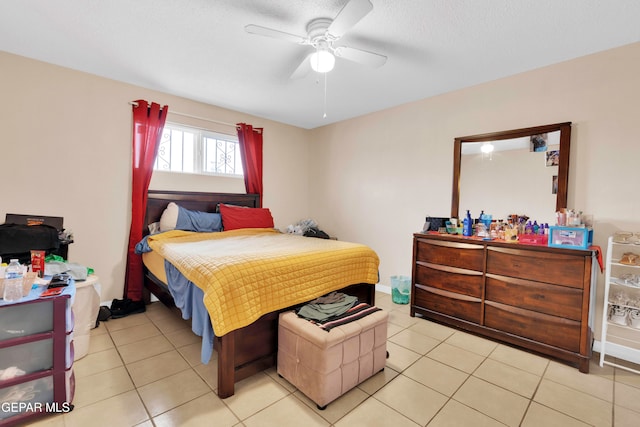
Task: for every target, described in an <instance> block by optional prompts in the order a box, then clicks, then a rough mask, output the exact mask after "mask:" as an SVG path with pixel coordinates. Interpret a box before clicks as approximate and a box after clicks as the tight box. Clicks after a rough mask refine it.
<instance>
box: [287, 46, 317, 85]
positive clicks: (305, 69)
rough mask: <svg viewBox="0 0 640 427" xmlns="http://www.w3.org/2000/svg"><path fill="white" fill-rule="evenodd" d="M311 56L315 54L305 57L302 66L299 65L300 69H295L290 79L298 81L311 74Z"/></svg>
mask: <svg viewBox="0 0 640 427" xmlns="http://www.w3.org/2000/svg"><path fill="white" fill-rule="evenodd" d="M311 55H313V52H312V53H310V54H309V55H307V56H305V57H304V59H303V60H302V62H301V63H300V65H298V68H296V69H295V71H294V72H293V73H292V74H291V76H290V77H289V79H291V80H297V79H301V78H303V77H304V76H306V75H307V74H309V72H310V71H311V62H310V60H309V58H310V57H311Z"/></svg>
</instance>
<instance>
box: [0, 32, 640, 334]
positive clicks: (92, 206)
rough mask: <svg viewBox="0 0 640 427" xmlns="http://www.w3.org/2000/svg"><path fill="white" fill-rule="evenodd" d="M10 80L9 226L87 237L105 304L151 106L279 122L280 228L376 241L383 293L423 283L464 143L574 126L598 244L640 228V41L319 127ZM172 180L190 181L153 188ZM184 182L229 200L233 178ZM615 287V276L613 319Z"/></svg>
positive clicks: (13, 60)
mask: <svg viewBox="0 0 640 427" xmlns="http://www.w3.org/2000/svg"><path fill="white" fill-rule="evenodd" d="M0 70H2V75H1V76H0V93H2V96H3V99H2V101H3V102H2V103H1V105H0V125H1V127H0V128H1V129H2V131H3V133H2V137H1V138H0V144H1V147H0V148H1V150H0V153H1V155H0V178H1V179H2V182H3V184H4V185H3V191H2V198H1V199H0V200H1V201H0V218H2V217H4V214H5V213H6V212H17V213H33V214H48V215H60V216H64V217H65V225H66V226H67V227H68V228H70V229H72V230H73V231H74V234H75V238H76V243H74V244H73V245H72V246H71V249H70V258H71V259H72V260H74V261H77V262H81V263H85V264H87V265H90V266H92V267H94V268H95V269H96V271H97V273H98V274H99V275H100V276H101V278H102V282H103V296H102V299H103V300H104V301H106V300H109V299H111V298H119V297H121V293H122V280H123V277H124V265H125V254H126V242H127V235H128V228H129V215H130V214H129V210H130V200H129V199H130V190H129V185H130V184H129V182H130V171H129V168H130V163H131V159H130V156H131V154H130V145H131V141H130V131H131V108H130V106H129V105H128V104H127V103H128V102H129V101H132V100H135V99H140V98H142V99H147V100H149V101H155V102H159V103H161V104H168V105H169V106H170V111H171V110H173V111H177V112H181V113H187V114H191V115H195V116H204V117H210V118H212V119H215V120H218V121H223V122H229V123H236V122H239V121H246V122H249V123H252V124H253V125H254V126H264V127H265V128H266V130H265V148H264V158H265V176H264V181H265V194H266V196H265V200H264V204H265V206H268V207H270V208H271V209H272V211H273V213H274V217H275V218H276V226H278V227H279V228H284V227H286V226H287V225H288V224H290V223H293V222H296V221H297V220H299V219H301V218H306V217H309V216H311V217H313V218H314V219H316V220H317V221H318V222H319V224H320V226H321V228H323V229H325V230H326V231H328V232H329V233H330V234H333V235H336V236H337V237H339V238H340V239H343V240H352V241H358V242H363V243H366V244H369V245H370V246H371V247H372V248H374V249H375V250H376V251H377V252H378V254H379V255H380V258H381V267H380V277H381V283H382V284H383V285H388V284H389V276H390V275H392V274H409V273H410V271H411V238H412V233H413V232H415V231H418V230H420V229H421V227H422V223H423V221H424V217H425V215H434V216H448V214H449V211H450V204H451V176H452V157H453V154H452V151H453V139H454V137H456V136H463V135H473V134H479V133H486V132H492V131H498V130H505V129H513V128H520V127H527V126H535V125H541V124H548V123H556V122H563V121H571V122H573V123H574V126H573V131H572V139H571V144H572V147H571V168H570V177H569V206H570V207H575V208H578V209H582V210H583V211H585V212H587V213H590V214H592V215H593V216H594V219H595V222H596V224H595V229H596V231H595V243H596V244H599V245H601V246H603V247H604V246H605V241H606V237H607V236H608V235H609V234H611V233H613V232H614V231H616V230H620V229H630V230H640V215H639V214H640V197H639V195H638V190H637V189H638V188H640V174H639V173H638V161H639V159H640V144H639V141H638V135H639V134H640V132H639V129H638V125H637V123H638V116H639V114H638V113H639V112H640V109H639V108H638V99H640V84H639V83H638V78H637V76H638V75H640V43H636V44H633V45H629V46H626V47H622V48H619V49H614V50H610V51H606V52H602V53H599V54H596V55H591V56H588V57H584V58H580V59H576V60H573V61H569V62H565V63H562V64H558V65H554V66H550V67H545V68H542V69H539V70H536V71H532V72H528V73H523V74H520V75H517V76H513V77H509V78H505V79H501V80H498V81H494V82H490V83H486V84H483V85H479V86H475V87H472V88H468V89H464V90H460V91H457V92H453V93H448V94H444V95H441V96H437V97H433V98H429V99H424V100H421V101H417V102H413V103H409V104H405V105H401V106H398V107H396V108H392V109H389V110H385V111H381V112H377V113H374V114H370V115H367V116H363V117H359V118H355V119H352V120H348V121H344V122H341V123H337V124H334V125H329V126H325V127H322V128H318V129H315V130H312V131H305V130H302V129H298V128H294V127H291V126H286V125H282V124H278V123H274V122H269V121H266V120H263V119H259V118H255V117H248V116H246V115H244V114H241V113H237V112H233V111H229V110H225V109H222V108H218V107H215V106H209V105H205V104H201V103H197V102H194V101H190V100H186V99H183V98H178V97H174V96H169V95H166V94H163V93H159V92H154V91H150V90H146V89H142V88H139V87H134V86H130V85H126V84H122V83H118V82H114V81H110V80H106V79H102V78H99V77H96V76H92V75H88V74H84V73H80V72H75V71H71V70H68V69H64V68H60V67H56V66H52V65H47V64H43V63H40V62H36V61H32V60H28V59H25V58H21V57H17V56H13V55H9V54H6V53H0ZM345 96H347V95H345ZM169 119H170V120H173V121H178V120H177V117H171V116H170V117H169ZM191 124H195V125H197V126H202V127H205V126H208V125H205V124H203V123H199V124H196V123H191ZM214 130H219V131H223V132H224V131H225V129H214ZM226 132H229V129H228V128H227V129H226ZM165 178H166V177H165ZM165 185H177V186H182V185H183V183H179V184H178V183H176V181H175V180H172V179H169V182H167V181H166V179H165V180H162V179H161V178H158V177H155V178H154V181H153V182H152V186H154V187H155V186H158V187H157V188H160V187H164V186H165ZM184 185H187V186H189V188H191V189H197V190H202V191H227V189H228V187H227V185H229V182H224V183H222V182H219V181H218V182H212V183H211V184H210V185H209V184H208V183H207V184H204V183H203V181H200V180H198V183H197V184H194V183H193V182H185V183H184ZM196 185H197V188H196V187H195V186H196ZM230 185H234V184H233V183H231V184H230ZM461 208H463V209H464V207H461ZM602 282H603V281H602V276H600V277H599V288H600V291H599V298H598V301H597V306H598V312H601V311H602V309H601V308H600V307H601V304H602V295H601V294H602ZM597 320H598V324H599V322H600V317H598V319H597ZM597 329H598V330H599V327H597Z"/></svg>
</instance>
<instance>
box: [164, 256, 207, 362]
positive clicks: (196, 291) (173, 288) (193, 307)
mask: <svg viewBox="0 0 640 427" xmlns="http://www.w3.org/2000/svg"><path fill="white" fill-rule="evenodd" d="M164 268H165V271H166V273H167V282H168V285H169V292H170V293H171V296H172V297H173V300H174V302H175V304H176V307H178V308H179V309H180V311H181V312H182V318H183V319H185V320H188V319H191V329H192V330H193V332H194V333H195V334H196V335H198V336H200V337H202V349H201V350H200V360H201V361H202V363H205V364H206V363H209V360H211V355H212V353H213V339H214V337H215V335H214V332H213V325H212V324H211V318H210V317H209V312H208V311H207V309H206V308H205V306H204V302H203V298H204V292H203V291H202V289H200V288H199V287H197V286H196V285H194V284H193V283H192V282H190V281H189V280H187V278H186V277H184V276H183V275H182V273H180V272H179V271H178V269H177V268H175V267H174V266H173V264H171V263H170V262H169V261H166V260H165V262H164Z"/></svg>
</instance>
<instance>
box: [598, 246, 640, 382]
mask: <svg viewBox="0 0 640 427" xmlns="http://www.w3.org/2000/svg"><path fill="white" fill-rule="evenodd" d="M627 252H631V253H634V254H638V255H640V245H637V244H631V243H617V242H614V241H613V236H610V237H609V240H608V245H607V255H606V264H605V265H606V267H605V288H604V298H603V299H604V303H603V312H602V336H601V338H600V366H601V367H602V366H604V365H609V366H615V367H617V368H620V369H624V370H627V371H631V372H634V373H636V374H640V370H637V369H633V368H630V367H628V366H624V365H620V364H618V363H614V362H609V361H607V360H605V356H606V355H607V345H609V346H612V345H615V346H616V347H620V346H622V345H621V344H619V343H612V342H609V337H610V336H612V335H613V334H612V333H611V332H612V331H610V328H611V329H612V330H615V329H616V328H621V329H625V330H631V331H632V332H631V333H630V335H632V336H633V339H629V338H624V337H619V336H617V335H614V336H616V337H617V338H618V341H621V340H624V341H627V342H631V343H634V344H637V346H636V348H640V325H635V327H634V326H631V322H630V315H629V313H630V312H631V311H634V310H640V281H637V280H628V279H627V280H625V279H624V276H625V275H633V276H635V277H640V265H632V264H623V263H620V258H621V257H622V256H623V254H624V253H627ZM614 307H616V308H618V309H619V310H620V313H621V312H624V313H625V317H624V318H623V317H622V316H611V313H612V311H613V310H614ZM612 317H613V319H612ZM632 351H635V352H637V351H638V350H632ZM609 354H610V353H609ZM616 357H618V358H619V356H618V355H616ZM629 359H631V358H629ZM634 359H635V358H634ZM628 361H629V362H633V363H636V364H640V360H628Z"/></svg>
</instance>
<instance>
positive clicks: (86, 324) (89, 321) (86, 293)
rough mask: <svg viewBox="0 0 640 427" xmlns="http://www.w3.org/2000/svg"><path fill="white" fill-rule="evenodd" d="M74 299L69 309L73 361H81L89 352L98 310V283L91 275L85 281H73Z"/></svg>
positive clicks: (95, 277)
mask: <svg viewBox="0 0 640 427" xmlns="http://www.w3.org/2000/svg"><path fill="white" fill-rule="evenodd" d="M75 285H76V297H75V300H74V301H73V305H72V306H71V309H72V310H73V314H74V316H75V326H74V329H73V343H74V347H75V349H74V360H78V359H81V358H82V357H84V356H86V354H87V353H88V352H89V344H90V339H91V329H93V328H95V327H96V320H97V319H98V310H100V281H99V278H98V276H96V275H95V274H92V275H90V276H88V277H87V280H83V281H79V280H76V281H75Z"/></svg>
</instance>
